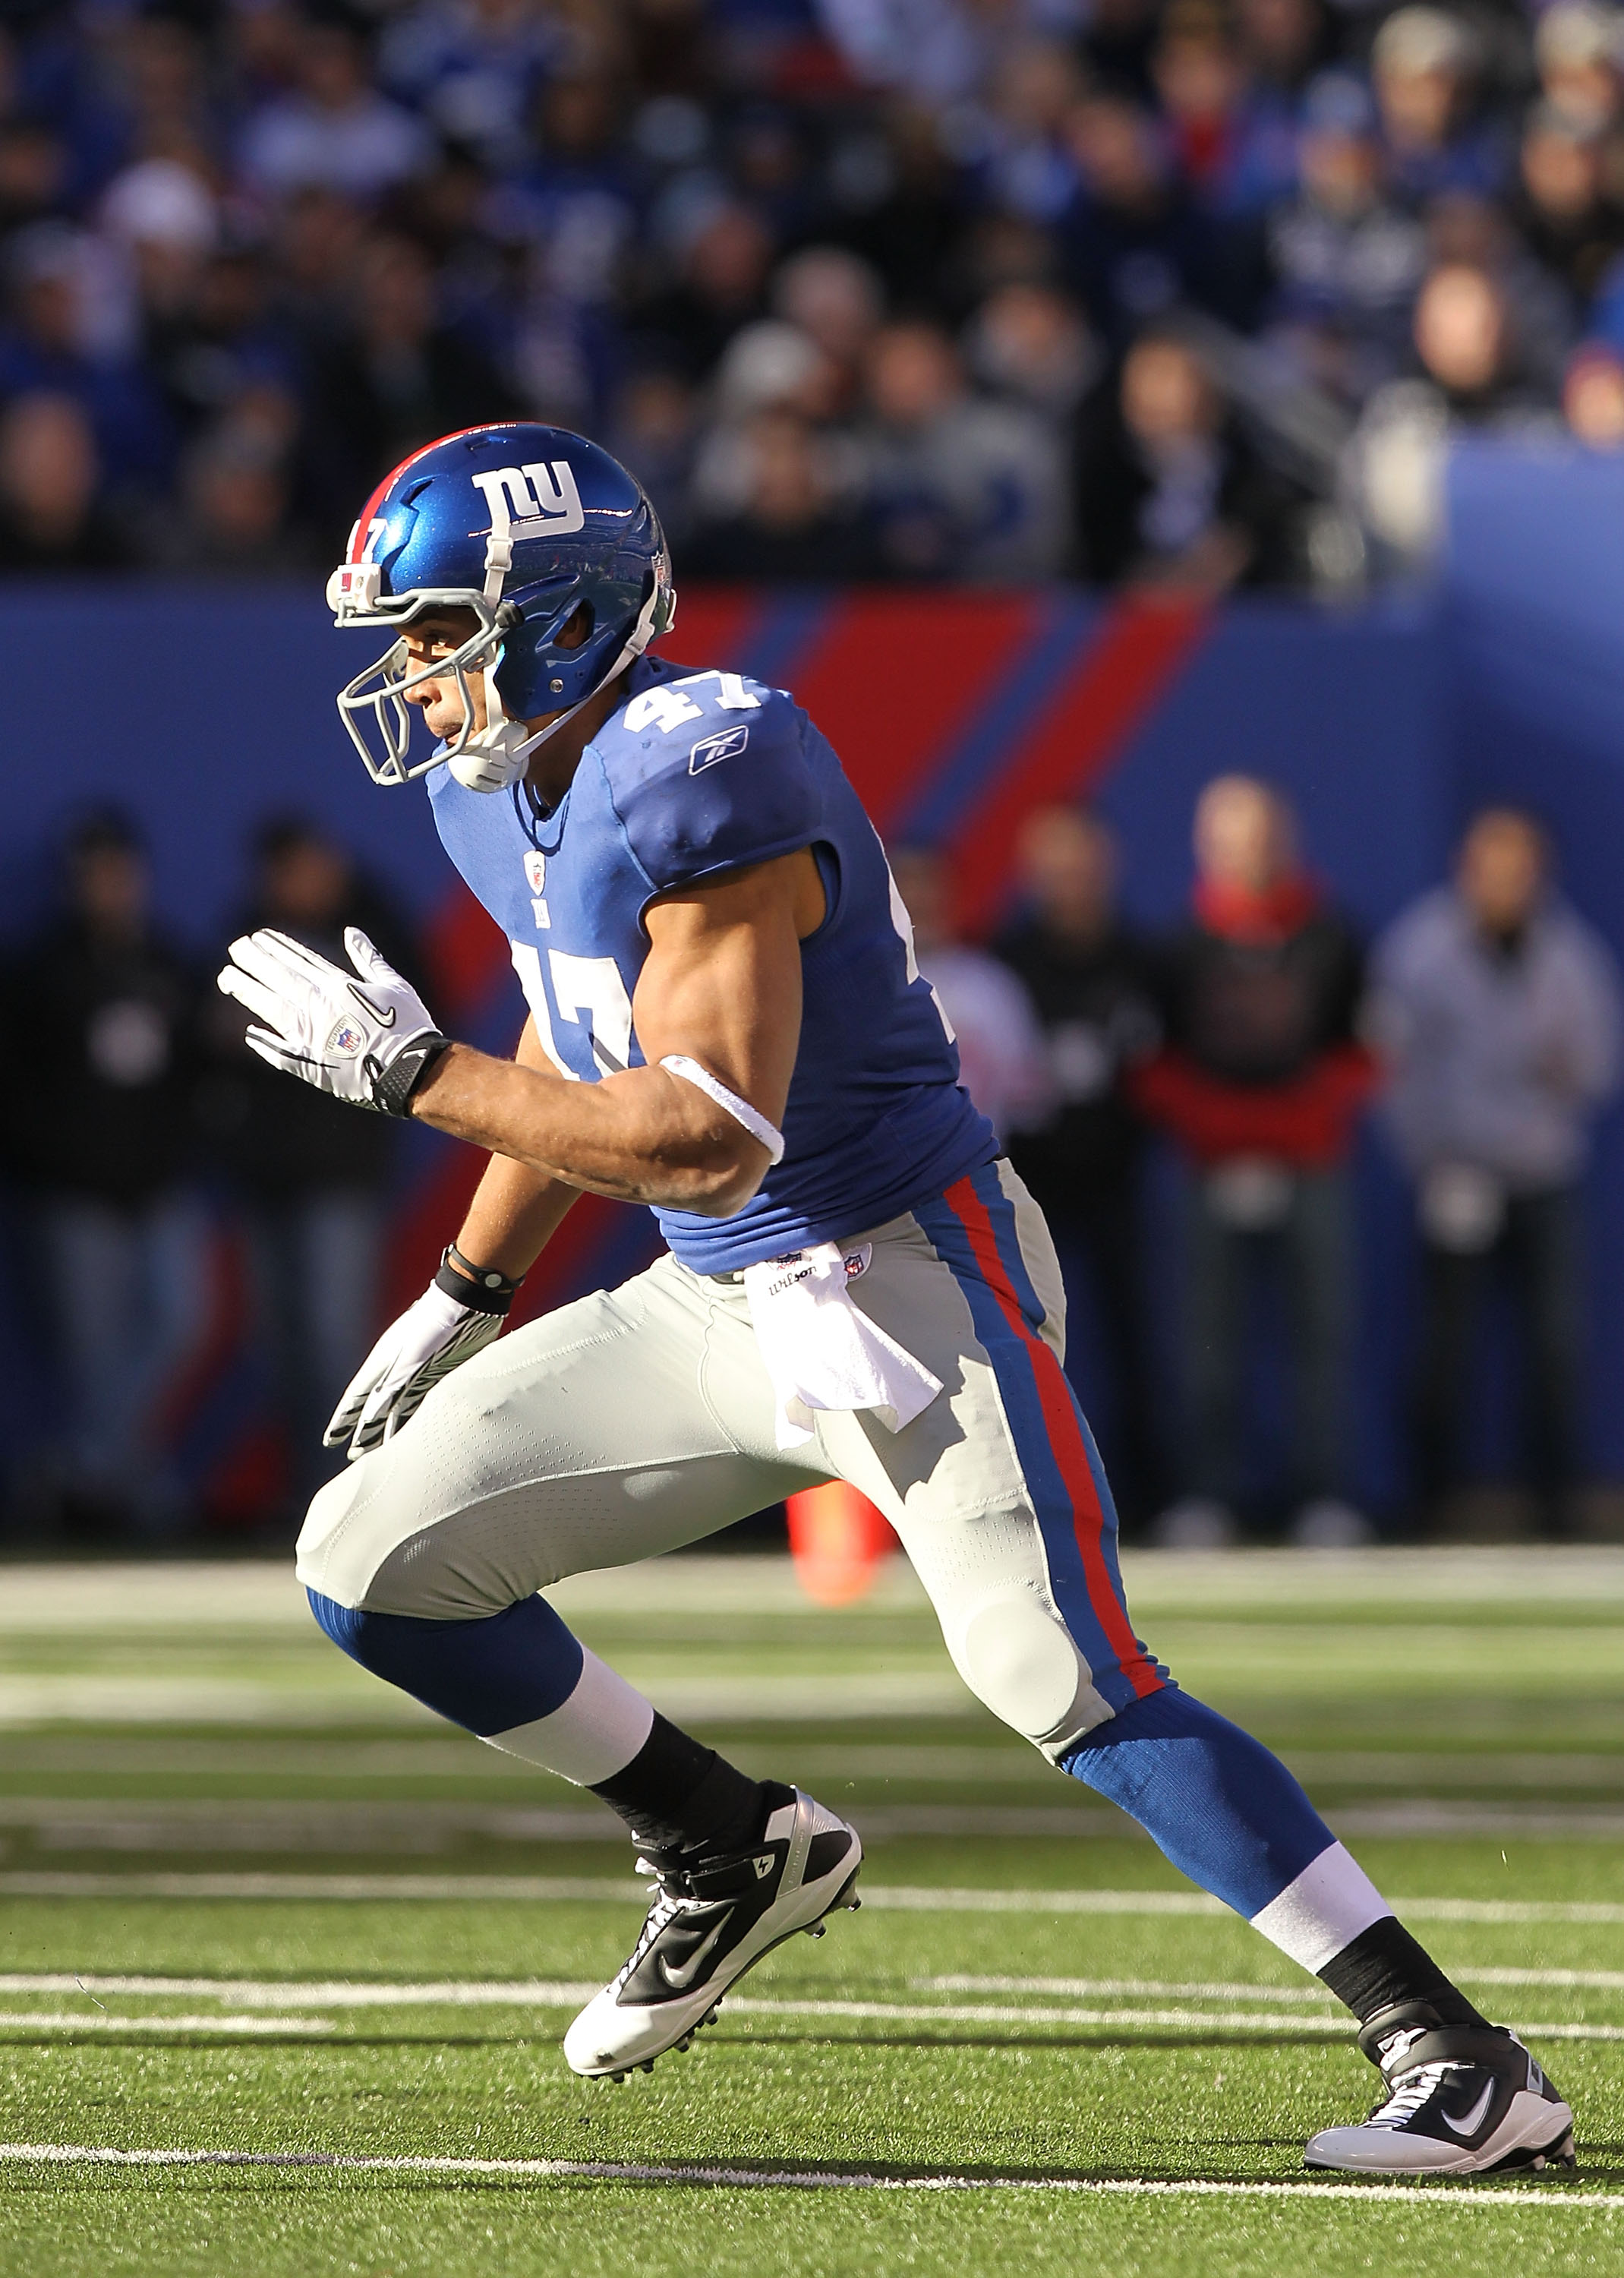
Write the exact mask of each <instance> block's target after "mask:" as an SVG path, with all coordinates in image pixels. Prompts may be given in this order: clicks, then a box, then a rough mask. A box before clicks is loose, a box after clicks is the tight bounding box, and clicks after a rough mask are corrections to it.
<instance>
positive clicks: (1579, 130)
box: [1513, 103, 1624, 324]
mask: <svg viewBox="0 0 1624 2278" xmlns="http://www.w3.org/2000/svg"><path fill="white" fill-rule="evenodd" d="M1520 164H1521V177H1522V190H1521V197H1520V198H1519V199H1518V201H1517V202H1516V203H1515V205H1514V206H1513V215H1514V218H1515V219H1516V222H1517V226H1518V227H1519V229H1520V230H1521V234H1522V237H1523V240H1524V242H1525V243H1526V244H1527V246H1528V248H1529V251H1530V252H1531V253H1532V254H1533V255H1534V256H1535V258H1536V260H1537V261H1539V262H1540V263H1541V264H1543V265H1544V268H1545V269H1547V270H1548V271H1550V273H1551V274H1552V276H1553V277H1554V278H1556V279H1558V280H1559V283H1560V284H1561V285H1562V287H1563V288H1564V290H1565V291H1566V293H1567V295H1568V298H1569V302H1570V304H1571V317H1572V321H1573V322H1574V324H1582V322H1583V320H1584V318H1585V317H1586V316H1587V315H1588V314H1589V311H1590V305H1591V303H1592V302H1593V301H1594V300H1595V298H1596V294H1597V288H1598V287H1599V286H1600V285H1601V282H1602V280H1603V279H1604V278H1605V276H1606V274H1607V271H1609V269H1611V267H1612V266H1613V263H1614V262H1615V261H1616V260H1617V258H1618V256H1619V252H1620V248H1624V210H1620V207H1619V206H1618V204H1617V203H1615V202H1614V200H1613V198H1612V197H1610V196H1609V195H1608V194H1607V178H1606V170H1605V153H1604V149H1603V145H1602V141H1601V137H1600V135H1599V134H1598V133H1597V130H1596V129H1595V128H1586V127H1583V126H1579V125H1577V124H1576V123H1575V122H1574V120H1573V119H1572V118H1571V117H1570V116H1569V115H1568V114H1567V112H1565V111H1559V110H1557V108H1556V107H1555V105H1554V104H1552V103H1542V104H1541V105H1540V106H1539V108H1538V109H1537V110H1536V111H1534V112H1533V113H1532V114H1531V115H1530V117H1529V123H1528V126H1527V127H1526V128H1525V129H1524V132H1523V136H1522V149H1521V160H1520Z"/></svg>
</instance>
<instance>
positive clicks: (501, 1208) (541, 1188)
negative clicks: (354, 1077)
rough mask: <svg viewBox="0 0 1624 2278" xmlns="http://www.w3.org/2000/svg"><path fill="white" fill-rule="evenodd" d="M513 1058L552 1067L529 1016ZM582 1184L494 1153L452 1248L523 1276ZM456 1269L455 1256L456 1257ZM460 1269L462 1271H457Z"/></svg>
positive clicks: (471, 1260)
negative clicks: (567, 1180) (575, 1185)
mask: <svg viewBox="0 0 1624 2278" xmlns="http://www.w3.org/2000/svg"><path fill="white" fill-rule="evenodd" d="M514 1059H515V1062H516V1063H517V1065H518V1066H521V1067H528V1068H541V1067H549V1066H551V1065H552V1063H551V1062H550V1061H549V1060H548V1059H547V1056H546V1054H545V1052H544V1051H542V1049H541V1039H540V1038H539V1037H538V1035H537V1034H536V1023H535V1022H534V1021H529V1020H527V1021H525V1023H524V1028H523V1030H522V1033H521V1035H520V1037H519V1043H518V1048H517V1050H516V1051H515V1053H514ZM580 1193H581V1189H579V1187H571V1186H567V1185H566V1184H565V1183H564V1181H562V1180H561V1179H555V1178H553V1177H551V1176H550V1175H549V1174H548V1173H546V1172H545V1171H538V1170H535V1169H533V1168H532V1167H531V1166H530V1164H528V1163H516V1162H515V1161H514V1160H513V1159H512V1158H511V1157H510V1156H507V1155H492V1158H491V1159H490V1161H489V1162H488V1163H487V1164H486V1165H485V1167H484V1173H482V1175H481V1177H480V1181H479V1184H478V1185H477V1187H476V1188H475V1189H474V1194H473V1199H472V1200H471V1201H470V1202H469V1206H468V1209H467V1212H465V1213H464V1216H463V1219H462V1223H461V1227H459V1228H458V1229H457V1237H456V1241H455V1242H454V1244H453V1248H454V1250H455V1251H456V1252H457V1253H458V1254H460V1255H461V1257H463V1258H465V1259H467V1260H468V1261H469V1263H470V1264H472V1265H479V1266H483V1267H484V1268H487V1269H489V1270H492V1271H494V1272H496V1273H500V1274H501V1275H502V1276H503V1277H504V1279H506V1280H512V1281H519V1280H522V1279H523V1277H524V1276H525V1274H527V1273H529V1272H530V1268H531V1266H532V1265H534V1264H535V1263H536V1260H537V1259H538V1257H540V1255H541V1253H542V1251H543V1250H545V1248H546V1246H547V1244H548V1242H551V1241H552V1239H553V1235H555V1234H556V1233H557V1232H558V1230H559V1228H560V1226H562V1225H563V1223H564V1220H565V1219H566V1218H568V1215H569V1212H570V1209H571V1207H572V1205H573V1204H575V1203H576V1201H578V1200H579V1198H580ZM453 1264H454V1261H453ZM455 1270H461V1269H455Z"/></svg>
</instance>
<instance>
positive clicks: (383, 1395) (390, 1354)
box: [322, 1265, 513, 1463]
mask: <svg viewBox="0 0 1624 2278" xmlns="http://www.w3.org/2000/svg"><path fill="white" fill-rule="evenodd" d="M450 1280H462V1277H461V1275H454V1274H453V1273H452V1269H451V1268H450V1267H449V1266H445V1265H442V1266H441V1268H440V1272H439V1274H438V1277H437V1278H436V1280H432V1281H431V1282H430V1284H429V1286H428V1288H426V1289H425V1290H424V1291H423V1295H422V1296H421V1297H419V1298H418V1300H417V1302H416V1304H415V1305H409V1306H408V1308H407V1310H406V1311H405V1312H404V1313H402V1314H401V1316H400V1319H399V1320H398V1321H395V1322H393V1324H392V1325H391V1326H389V1327H388V1328H386V1329H385V1331H384V1334H383V1335H382V1336H381V1337H379V1339H378V1341H377V1343H376V1344H375V1345H374V1346H373V1348H372V1349H371V1351H370V1353H369V1354H368V1355H367V1357H366V1358H365V1360H364V1361H363V1362H362V1365H361V1367H360V1369H359V1370H358V1371H357V1372H356V1374H355V1379H354V1380H353V1381H352V1383H351V1384H350V1386H349V1388H348V1389H347V1392H346V1393H345V1395H344V1397H343V1399H342V1400H340V1401H339V1404H338V1406H337V1407H336V1408H335V1409H334V1410H333V1411H332V1422H331V1423H330V1424H329V1425H328V1426H327V1429H326V1431H325V1432H324V1433H323V1434H322V1444H323V1445H324V1447H328V1448H338V1447H342V1446H343V1444H344V1442H345V1441H346V1440H347V1441H349V1446H348V1448H347V1449H346V1450H345V1453H346V1456H347V1458H348V1460H349V1461H350V1462H351V1463H354V1461H355V1457H356V1456H364V1455H367V1454H369V1453H370V1450H371V1449H374V1448H381V1447H382V1445H383V1443H384V1441H385V1440H390V1439H393V1437H394V1434H395V1433H397V1432H398V1431H399V1430H400V1426H402V1425H403V1424H405V1423H408V1422H409V1421H410V1419H411V1418H413V1417H414V1416H415V1415H416V1413H417V1410H419V1409H420V1408H421V1407H422V1405H423V1402H424V1401H425V1400H426V1399H427V1397H428V1395H429V1394H430V1393H431V1391H432V1390H433V1388H434V1387H435V1386H436V1385H437V1384H438V1382H439V1380H440V1379H441V1377H443V1376H449V1375H450V1373H451V1372H452V1370H453V1369H454V1368H460V1367H461V1365H462V1363H463V1362H464V1361H465V1360H471V1359H472V1358H473V1357H474V1355H475V1354H476V1353H477V1352H483V1351H484V1349H485V1347H486V1346H487V1345H488V1344H490V1343H491V1342H492V1341H493V1340H494V1339H495V1338H497V1337H499V1335H500V1334H501V1330H502V1323H503V1321H504V1320H505V1319H507V1308H508V1305H509V1304H511V1303H512V1302H513V1300H512V1292H511V1289H509V1291H508V1293H507V1296H506V1297H505V1298H504V1299H503V1300H501V1301H499V1310H497V1309H496V1307H497V1302H498V1301H495V1300H492V1299H491V1298H489V1297H487V1296H485V1293H484V1291H483V1290H478V1289H477V1288H476V1289H474V1296H475V1297H476V1301H477V1302H476V1303H472V1304H467V1303H463V1301H462V1300H461V1298H460V1297H457V1296H453V1295H452V1294H451V1292H450V1290H449V1289H448V1288H447V1287H446V1283H447V1282H448V1281H450ZM463 1286H464V1287H465V1288H474V1285H472V1284H470V1283H468V1282H466V1281H464V1282H463ZM480 1301H483V1302H480Z"/></svg>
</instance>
